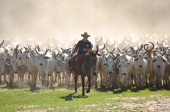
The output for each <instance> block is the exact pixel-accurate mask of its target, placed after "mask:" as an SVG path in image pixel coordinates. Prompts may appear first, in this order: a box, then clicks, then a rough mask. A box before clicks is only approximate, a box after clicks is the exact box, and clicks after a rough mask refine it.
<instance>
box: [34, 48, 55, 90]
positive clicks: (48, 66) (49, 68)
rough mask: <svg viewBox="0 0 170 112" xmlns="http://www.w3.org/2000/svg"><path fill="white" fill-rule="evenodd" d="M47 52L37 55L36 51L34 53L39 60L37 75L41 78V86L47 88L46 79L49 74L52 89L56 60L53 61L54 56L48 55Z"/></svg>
mask: <svg viewBox="0 0 170 112" xmlns="http://www.w3.org/2000/svg"><path fill="white" fill-rule="evenodd" d="M35 51H36V49H35ZM48 51H49V50H46V52H45V53H39V52H38V51H36V53H37V54H38V58H39V62H38V65H39V66H38V69H39V73H40V74H41V78H42V81H43V82H42V84H43V85H46V86H48V84H47V79H48V76H49V74H51V83H50V87H52V82H53V75H52V74H53V72H54V70H55V66H56V60H55V56H54V54H49V53H48V54H47V52H48ZM46 54H47V55H46ZM43 74H45V77H44V76H43Z"/></svg>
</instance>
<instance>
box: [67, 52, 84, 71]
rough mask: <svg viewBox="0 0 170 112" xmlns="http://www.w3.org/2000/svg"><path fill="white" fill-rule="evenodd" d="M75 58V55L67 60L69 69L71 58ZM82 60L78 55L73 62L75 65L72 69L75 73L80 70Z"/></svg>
mask: <svg viewBox="0 0 170 112" xmlns="http://www.w3.org/2000/svg"><path fill="white" fill-rule="evenodd" d="M75 57H76V55H74V56H72V57H71V58H70V59H69V61H68V66H69V68H70V67H71V60H72V59H73V58H75ZM83 60H84V58H83V57H82V56H81V55H78V56H77V58H76V60H75V64H74V67H73V69H74V70H76V71H78V70H79V69H80V67H81V65H82V63H83Z"/></svg>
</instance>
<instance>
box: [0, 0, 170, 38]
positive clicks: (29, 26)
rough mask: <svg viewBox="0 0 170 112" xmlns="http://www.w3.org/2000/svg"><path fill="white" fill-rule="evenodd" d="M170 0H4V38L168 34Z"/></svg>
mask: <svg viewBox="0 0 170 112" xmlns="http://www.w3.org/2000/svg"><path fill="white" fill-rule="evenodd" d="M169 30H170V0H0V38H16V37H20V38H29V37H30V38H36V39H42V38H54V37H58V38H62V39H66V40H68V38H81V36H80V35H81V33H83V32H84V31H87V32H88V33H89V34H90V35H91V38H90V39H94V37H96V36H106V37H107V36H113V38H115V39H120V37H121V36H122V35H125V34H136V35H139V34H146V33H148V34H153V33H157V34H159V35H163V34H168V32H170V31H169Z"/></svg>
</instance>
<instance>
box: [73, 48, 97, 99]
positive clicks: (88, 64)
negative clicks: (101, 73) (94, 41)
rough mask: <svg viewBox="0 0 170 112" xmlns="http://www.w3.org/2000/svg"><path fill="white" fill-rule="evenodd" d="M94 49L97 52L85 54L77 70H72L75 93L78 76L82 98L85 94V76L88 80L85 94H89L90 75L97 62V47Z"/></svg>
mask: <svg viewBox="0 0 170 112" xmlns="http://www.w3.org/2000/svg"><path fill="white" fill-rule="evenodd" d="M96 47H97V50H96V52H95V53H94V52H92V51H89V52H88V53H86V55H85V57H84V59H83V61H82V63H81V64H80V66H79V68H78V69H75V68H74V81H75V92H77V78H78V75H80V76H81V81H82V96H84V95H85V92H84V86H85V76H87V78H88V89H87V91H86V93H89V92H90V87H91V75H92V73H93V70H95V69H96V61H97V57H96V55H97V54H98V46H96ZM77 61H79V60H77ZM77 61H76V62H77ZM75 64H76V63H75Z"/></svg>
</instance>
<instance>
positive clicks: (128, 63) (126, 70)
mask: <svg viewBox="0 0 170 112" xmlns="http://www.w3.org/2000/svg"><path fill="white" fill-rule="evenodd" d="M133 66H134V65H133V58H132V57H131V56H128V55H126V54H125V53H123V52H121V53H120V62H119V65H118V68H119V80H120V86H121V87H124V88H127V85H128V83H130V86H131V85H132V84H131V73H132V72H133ZM127 79H128V80H127ZM122 80H123V81H122ZM127 81H129V82H127ZM122 82H123V83H122Z"/></svg>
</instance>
